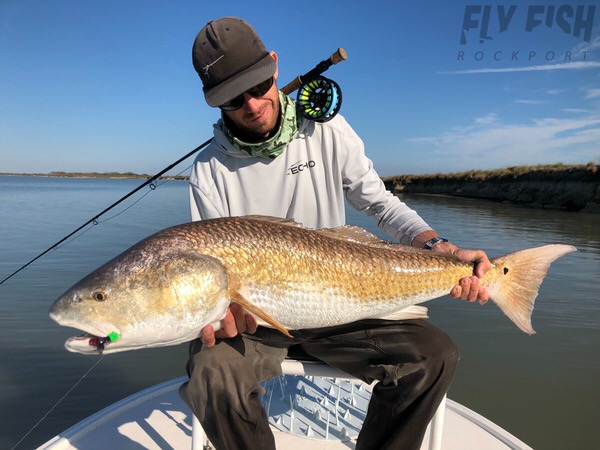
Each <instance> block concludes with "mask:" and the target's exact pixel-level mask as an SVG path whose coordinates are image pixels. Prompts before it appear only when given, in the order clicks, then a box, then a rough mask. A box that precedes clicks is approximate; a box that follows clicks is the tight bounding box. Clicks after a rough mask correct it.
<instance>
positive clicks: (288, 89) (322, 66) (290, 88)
mask: <svg viewBox="0 0 600 450" xmlns="http://www.w3.org/2000/svg"><path fill="white" fill-rule="evenodd" d="M346 59H347V56H346V52H345V51H344V49H343V48H338V49H337V51H336V52H335V53H333V54H332V55H331V56H330V57H329V58H328V59H326V60H323V61H321V62H320V63H319V64H317V65H316V66H315V68H314V69H312V70H311V71H309V72H307V73H306V74H304V75H301V76H300V75H299V76H298V77H296V78H295V79H294V80H293V81H292V82H291V83H289V84H287V85H286V86H285V87H284V88H283V89H281V90H282V92H283V93H284V94H287V95H289V94H291V93H292V92H294V91H295V90H296V89H298V88H300V87H302V85H303V84H304V83H306V82H307V81H311V80H313V79H314V78H316V77H317V76H319V75H320V74H321V73H323V72H324V71H326V70H327V69H328V68H329V67H331V66H332V65H334V64H337V63H339V62H340V61H345V60H346ZM336 112H337V111H336ZM211 141H212V138H210V139H208V140H207V141H206V142H204V143H203V144H201V145H199V146H198V147H196V148H195V149H193V150H192V151H190V152H188V153H187V154H186V155H184V156H182V157H181V158H179V159H178V160H177V161H175V162H174V163H172V164H169V166H168V167H165V168H164V169H163V170H161V171H160V172H158V173H157V174H156V175H154V176H152V177H150V178H148V179H147V180H146V181H145V182H143V183H142V184H140V185H139V186H138V187H136V188H135V189H133V190H132V191H130V192H129V193H128V194H125V195H124V196H123V197H121V198H120V199H119V200H117V201H116V202H114V203H113V204H112V205H110V206H109V207H107V208H105V209H104V210H103V211H101V212H100V213H98V214H96V215H95V216H94V217H92V218H91V219H90V220H88V221H87V222H85V223H84V224H82V225H81V226H79V227H78V228H77V229H75V230H73V231H72V232H71V233H69V234H67V235H66V236H65V237H63V238H62V239H61V240H59V241H58V242H56V243H55V244H53V245H51V246H50V247H48V248H47V249H46V250H44V251H43V252H42V253H40V254H39V255H37V256H36V257H35V258H33V259H31V260H30V261H28V262H27V263H25V264H23V265H22V266H21V267H19V268H18V269H17V270H15V271H14V272H13V273H11V274H10V275H8V276H7V277H6V278H4V279H3V280H2V281H0V285H2V284H4V282H5V281H7V280H9V279H10V278H12V277H13V276H15V275H16V274H18V273H19V272H21V271H22V270H23V269H25V268H27V267H28V266H30V265H31V264H33V263H34V262H35V261H37V260H38V259H40V258H41V257H42V256H44V255H46V254H47V253H49V252H51V251H52V250H54V249H55V248H56V247H58V246H59V245H60V244H62V243H63V242H65V241H66V240H67V239H69V238H70V237H72V236H73V235H75V234H77V233H78V232H79V231H81V230H83V229H84V228H85V227H86V226H88V225H89V224H91V223H97V221H98V219H99V218H100V217H101V216H102V215H104V214H106V213H107V212H108V211H110V210H111V209H113V208H114V207H116V206H117V205H119V204H121V203H123V202H124V201H125V200H127V199H128V198H129V197H131V196H132V195H134V194H135V193H136V192H138V191H140V190H141V189H143V188H144V187H146V186H148V185H150V184H152V183H154V182H155V181H156V180H157V179H158V178H160V177H161V176H162V175H164V174H165V173H166V172H168V171H169V170H171V169H172V168H173V167H175V166H177V165H178V164H180V163H181V162H183V161H185V160H186V159H188V158H189V157H190V156H192V155H193V154H195V153H197V152H198V151H200V150H202V149H203V148H204V147H206V146H207V145H208V144H209V143H210V142H211Z"/></svg>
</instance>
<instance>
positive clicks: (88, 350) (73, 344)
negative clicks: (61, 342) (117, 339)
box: [65, 333, 114, 355]
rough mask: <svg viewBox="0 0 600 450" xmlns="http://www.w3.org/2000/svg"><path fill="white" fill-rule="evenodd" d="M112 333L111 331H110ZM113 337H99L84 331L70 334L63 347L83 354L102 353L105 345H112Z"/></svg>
mask: <svg viewBox="0 0 600 450" xmlns="http://www.w3.org/2000/svg"><path fill="white" fill-rule="evenodd" d="M111 334H113V333H111ZM113 342H114V338H113V337H111V335H108V336H104V337H100V336H96V335H94V334H89V333H84V334H82V335H79V336H72V337H70V338H68V339H67V340H66V342H65V348H66V349H67V350H69V351H70V352H74V353H83V354H88V355H89V354H102V353H104V350H105V349H106V347H107V346H110V345H112V344H113Z"/></svg>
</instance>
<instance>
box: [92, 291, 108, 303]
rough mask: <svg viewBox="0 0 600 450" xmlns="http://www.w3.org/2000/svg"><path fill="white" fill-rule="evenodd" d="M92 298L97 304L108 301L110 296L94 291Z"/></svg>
mask: <svg viewBox="0 0 600 450" xmlns="http://www.w3.org/2000/svg"><path fill="white" fill-rule="evenodd" d="M92 298H93V299H94V300H96V301H97V302H103V301H105V300H106V299H108V295H107V294H106V292H104V291H94V293H93V294H92Z"/></svg>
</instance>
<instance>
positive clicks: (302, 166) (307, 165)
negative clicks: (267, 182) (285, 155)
mask: <svg viewBox="0 0 600 450" xmlns="http://www.w3.org/2000/svg"><path fill="white" fill-rule="evenodd" d="M315 165H316V163H315V162H314V161H313V160H310V161H307V162H303V161H298V162H297V163H294V164H292V165H291V166H290V167H288V170H287V174H288V175H297V174H299V173H300V172H302V171H304V170H308V169H312V168H313V167H315Z"/></svg>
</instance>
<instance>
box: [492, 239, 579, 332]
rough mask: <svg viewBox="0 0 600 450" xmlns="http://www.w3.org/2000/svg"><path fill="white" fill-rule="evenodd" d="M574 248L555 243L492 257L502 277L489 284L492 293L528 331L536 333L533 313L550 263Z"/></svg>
mask: <svg viewBox="0 0 600 450" xmlns="http://www.w3.org/2000/svg"><path fill="white" fill-rule="evenodd" d="M573 251H577V249H576V248H575V247H573V246H571V245H562V244H554V245H545V246H543V247H536V248H530V249H526V250H520V251H518V252H514V253H510V254H508V255H505V256H501V257H499V258H494V259H492V260H491V262H492V264H493V266H494V267H496V270H499V275H498V277H499V279H498V280H496V281H494V282H493V283H492V284H490V286H488V291H489V294H490V297H491V298H492V300H494V302H495V303H496V304H497V305H498V307H499V308H500V309H501V310H502V311H503V312H504V314H506V315H507V316H508V317H509V318H510V320H512V321H513V323H514V324H515V325H516V326H517V327H519V328H520V329H521V330H522V331H524V332H525V333H528V334H534V333H535V331H534V330H533V327H532V326H531V313H532V312H533V306H534V303H535V299H536V297H537V295H538V291H539V288H540V285H541V284H542V281H543V280H544V277H545V276H546V273H547V272H548V268H549V267H550V264H552V262H554V261H555V260H556V259H558V258H560V257H561V256H563V255H565V254H566V253H570V252H573ZM484 278H485V277H484Z"/></svg>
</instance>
